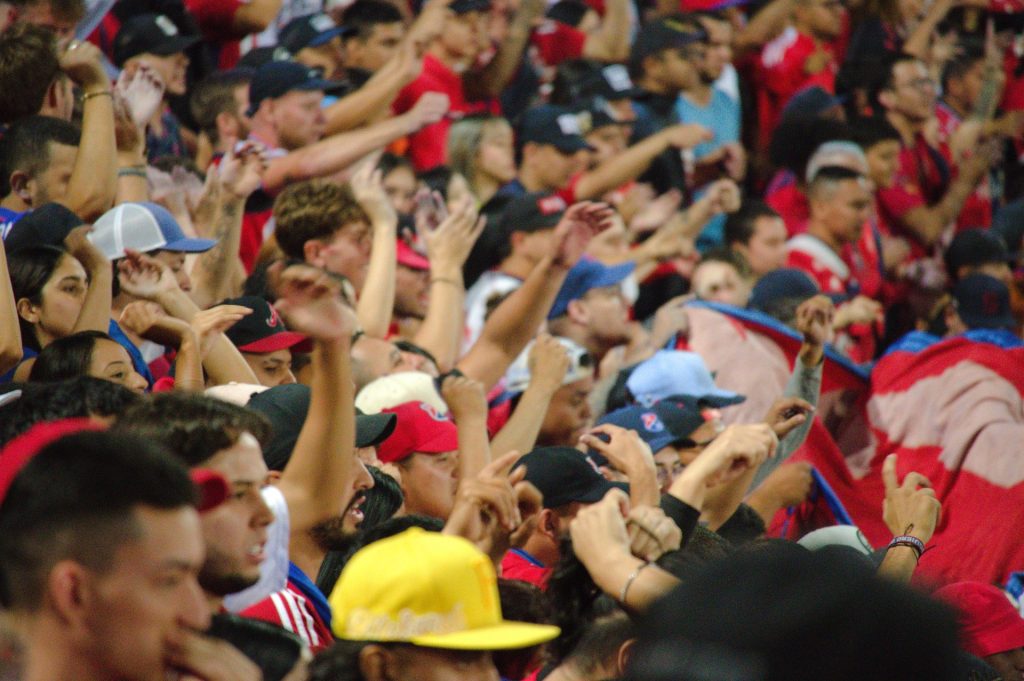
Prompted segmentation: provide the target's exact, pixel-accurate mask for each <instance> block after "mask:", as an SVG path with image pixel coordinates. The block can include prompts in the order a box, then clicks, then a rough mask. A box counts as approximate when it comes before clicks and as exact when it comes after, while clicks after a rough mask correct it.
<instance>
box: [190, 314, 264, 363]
mask: <svg viewBox="0 0 1024 681" xmlns="http://www.w3.org/2000/svg"><path fill="white" fill-rule="evenodd" d="M250 314H252V308H251V307H245V306H244V305H215V306H214V307H211V308H210V309H208V310H203V311H202V312H198V313H196V316H195V317H193V318H192V331H193V332H194V333H195V334H196V338H197V339H198V340H199V357H200V359H202V360H205V359H206V357H207V355H208V354H209V353H210V350H211V349H213V345H214V343H216V342H217V339H218V338H219V337H220V334H222V333H224V332H225V331H227V330H228V329H230V328H231V327H232V326H234V325H235V324H237V323H238V322H240V321H241V320H242V318H243V317H246V316H247V315H250Z"/></svg>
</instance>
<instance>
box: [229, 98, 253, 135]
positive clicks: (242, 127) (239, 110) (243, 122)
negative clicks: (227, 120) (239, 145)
mask: <svg viewBox="0 0 1024 681" xmlns="http://www.w3.org/2000/svg"><path fill="white" fill-rule="evenodd" d="M232 94H233V95H234V97H235V110H234V112H233V113H234V118H235V121H236V124H237V125H238V132H237V135H236V136H237V137H238V139H240V140H244V139H245V138H246V137H248V136H249V130H250V129H251V128H252V118H250V117H249V85H248V84H245V85H239V86H238V87H236V88H235V91H234V92H233V93H232Z"/></svg>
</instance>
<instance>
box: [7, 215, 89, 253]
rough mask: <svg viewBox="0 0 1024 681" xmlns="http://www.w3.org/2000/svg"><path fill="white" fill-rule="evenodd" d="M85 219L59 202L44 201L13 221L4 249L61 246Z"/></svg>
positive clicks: (13, 250)
mask: <svg viewBox="0 0 1024 681" xmlns="http://www.w3.org/2000/svg"><path fill="white" fill-rule="evenodd" d="M83 224H85V220H83V219H82V218H80V217H78V216H77V215H75V213H74V212H72V211H71V210H70V209H69V208H67V207H65V206H62V205H60V204H59V203H45V204H43V205H42V206H40V207H39V208H36V209H35V210H33V211H32V212H30V213H29V214H28V215H25V216H24V217H23V218H21V219H20V220H18V221H17V222H15V223H14V225H13V226H12V227H11V231H10V233H9V234H8V235H7V238H6V239H5V240H4V249H6V251H7V252H8V253H14V252H15V251H19V250H21V249H23V248H29V247H31V246H63V244H64V239H66V238H67V236H68V234H69V233H70V232H71V230H73V229H74V228H75V227H78V226H79V225H83Z"/></svg>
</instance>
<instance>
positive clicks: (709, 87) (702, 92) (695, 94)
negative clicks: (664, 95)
mask: <svg viewBox="0 0 1024 681" xmlns="http://www.w3.org/2000/svg"><path fill="white" fill-rule="evenodd" d="M713 85H714V81H707V82H705V80H704V77H703V76H701V77H700V79H699V80H698V81H697V84H696V85H694V86H693V87H692V88H690V89H689V90H687V91H686V92H684V93H683V94H684V95H685V96H686V98H687V99H689V100H690V101H691V102H695V103H697V104H700V105H701V106H707V105H708V104H710V103H711V95H712V94H714V87H713Z"/></svg>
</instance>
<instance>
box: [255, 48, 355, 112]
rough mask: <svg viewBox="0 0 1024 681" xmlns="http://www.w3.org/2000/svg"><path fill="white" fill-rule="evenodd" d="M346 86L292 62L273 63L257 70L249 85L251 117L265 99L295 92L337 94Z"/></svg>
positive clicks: (314, 70)
mask: <svg viewBox="0 0 1024 681" xmlns="http://www.w3.org/2000/svg"><path fill="white" fill-rule="evenodd" d="M344 87H345V84H344V83H339V82H335V81H331V80H324V79H323V78H321V77H320V72H319V71H317V70H316V69H311V68H308V67H305V66H303V65H302V64H296V63H295V62H290V61H271V62H268V63H266V64H264V65H263V66H261V67H259V69H257V70H256V75H254V76H253V78H252V82H251V83H250V84H249V115H250V116H252V115H253V114H254V113H256V110H257V109H259V108H260V103H261V102H262V101H263V100H264V99H276V98H278V97H283V96H284V95H286V94H288V93H289V92H291V91H293V90H323V91H324V92H335V91H337V90H342V89H344Z"/></svg>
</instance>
